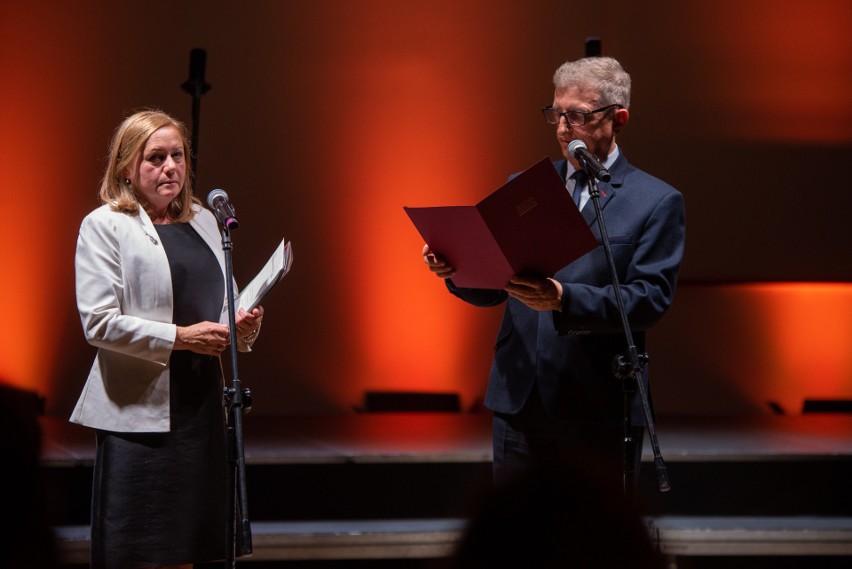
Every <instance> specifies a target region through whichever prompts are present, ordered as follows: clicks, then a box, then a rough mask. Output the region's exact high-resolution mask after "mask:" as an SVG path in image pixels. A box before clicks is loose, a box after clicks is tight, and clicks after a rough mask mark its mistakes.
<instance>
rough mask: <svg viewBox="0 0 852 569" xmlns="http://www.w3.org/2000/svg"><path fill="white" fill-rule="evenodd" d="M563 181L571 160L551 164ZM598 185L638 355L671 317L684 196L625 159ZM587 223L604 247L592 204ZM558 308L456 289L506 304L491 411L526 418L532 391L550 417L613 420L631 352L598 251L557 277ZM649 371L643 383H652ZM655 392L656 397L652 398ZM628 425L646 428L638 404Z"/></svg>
mask: <svg viewBox="0 0 852 569" xmlns="http://www.w3.org/2000/svg"><path fill="white" fill-rule="evenodd" d="M554 166H555V167H556V168H557V170H558V171H559V173H560V175H561V176H562V177H563V179H564V177H565V172H566V164H565V160H560V161H558V162H556V163H555V164H554ZM610 173H611V175H612V179H611V181H610V182H609V183H600V184H599V185H598V187H599V189H600V190H601V198H600V204H601V210H602V212H603V220H604V224H605V225H606V230H607V234H608V235H609V239H610V243H611V249H612V253H613V258H614V262H615V266H616V270H617V273H618V279H619V283H620V285H621V291H622V296H623V298H624V305H625V308H626V310H627V315H628V320H629V323H630V326H631V328H632V331H633V332H632V335H633V340H634V342H635V344H636V345H637V348H638V351H639V353H642V352H643V351H644V349H645V348H644V346H645V335H644V331H645V330H646V329H647V328H649V327H651V326H652V325H653V324H654V323H656V322H657V321H658V320H659V319H660V318H661V317H662V316H663V314H664V313H665V312H666V310H667V309H668V307H669V305H670V304H671V302H672V298H673V296H674V291H675V285H676V282H677V275H678V270H679V267H680V262H681V258H682V256H683V249H684V204H683V196H682V195H681V194H680V193H679V192H678V191H677V190H675V189H674V188H673V187H671V186H669V185H668V184H666V183H665V182H663V181H661V180H659V179H657V178H654V177H653V176H651V175H649V174H647V173H645V172H643V171H641V170H639V169H637V168H634V167H633V166H631V165H630V163H628V162H627V159H626V158H625V156H624V154H623V153H621V154H620V155H619V157H618V158H617V159H616V161H615V163H614V164H613V166H612V168H611V169H610ZM583 216H584V217H585V218H586V220H587V221H588V223H589V226H590V227H591V229H592V231H593V233H594V234H595V236H596V237H597V238H598V241H599V243H600V242H601V236H600V228H599V227H598V223H597V221H596V219H595V208H594V204H593V203H592V202H591V201H589V202H588V203H587V204H586V206H585V207H584V208H583ZM553 278H555V279H556V280H558V281H559V282H560V283H562V288H563V298H562V311H561V312H559V311H544V312H540V311H535V310H532V309H530V308H527V307H526V306H525V305H524V304H522V303H521V302H519V301H517V300H515V299H512V298H508V294H507V293H506V292H505V291H502V290H483V289H465V288H457V287H455V286H454V285H453V283H452V282H451V281H450V280H448V281H447V286H448V288H449V289H450V291H451V292H452V293H453V294H455V295H456V296H458V297H459V298H461V299H463V300H465V301H467V302H469V303H471V304H474V305H477V306H494V305H496V304H500V303H502V302H505V301H506V300H507V299H508V302H507V305H506V311H505V314H504V316H503V323H502V326H501V327H500V331H499V333H498V335H497V341H496V344H495V347H494V360H493V363H492V367H491V374H490V377H489V381H488V389H487V392H486V396H485V405H486V406H487V407H488V408H489V409H491V410H493V411H495V412H499V413H507V414H514V413H517V412H518V411H520V409H521V408H522V407H523V405H524V403H525V402H526V400H527V397H528V396H529V394H530V392H531V390H532V387H533V384H534V383H535V384H536V385H537V387H538V391H539V393H540V394H541V397H542V401H543V402H544V406H545V408H546V409H547V410H548V412H549V413H550V415H551V416H553V417H557V418H560V419H565V420H573V421H581V422H592V423H614V422H620V421H622V420H623V418H624V390H623V381H622V380H619V379H617V378H616V377H615V376H614V374H613V371H612V362H613V360H614V359H615V358H616V357H617V356H619V355H625V354H626V347H627V343H626V341H625V337H624V333H623V326H622V323H621V318H620V316H619V313H618V306H617V301H616V298H615V295H614V294H613V287H612V278H611V276H610V270H609V264H608V262H607V260H606V254H605V251H604V248H603V246H602V245H599V246H598V247H597V248H596V249H595V250H593V251H591V252H589V253H588V254H586V255H584V256H583V257H581V258H580V259H578V260H576V261H574V262H573V263H571V264H570V265H568V266H567V267H564V268H562V269H561V270H559V271H558V272H557V273H556V275H554V277H553ZM647 371H648V367H647V366H646V367H645V370H644V373H643V376H644V377H643V381H644V382H645V384H646V385H647V377H648V374H647ZM648 393H649V394H650V391H648ZM631 405H632V408H633V412H632V422H633V424H635V425H641V424H644V416H643V412H642V407H641V402H640V401H639V399H638V397H636V394H635V393H634V395H633V401H632V403H631Z"/></svg>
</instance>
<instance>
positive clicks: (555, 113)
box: [541, 104, 624, 126]
mask: <svg viewBox="0 0 852 569" xmlns="http://www.w3.org/2000/svg"><path fill="white" fill-rule="evenodd" d="M612 107H618V108H619V109H623V108H624V107H622V106H621V105H618V104H615V105H607V106H605V107H601V108H599V109H595V110H594V111H560V110H559V109H555V108H553V106H551V105H548V106H546V107H544V108H543V109H541V112H542V113H543V114H544V120H546V121H547V122H548V123H549V124H559V119H560V118H562V117H565V120H566V121H568V124H570V125H571V126H583V125H584V124H586V121H587V120H589V115H593V114H595V113H599V112H601V111H606V110H607V109H611V108H612Z"/></svg>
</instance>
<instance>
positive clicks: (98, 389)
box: [71, 110, 263, 569]
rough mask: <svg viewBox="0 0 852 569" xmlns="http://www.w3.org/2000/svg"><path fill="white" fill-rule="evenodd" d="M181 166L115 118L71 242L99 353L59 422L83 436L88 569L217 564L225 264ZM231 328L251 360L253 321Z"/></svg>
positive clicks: (168, 146)
mask: <svg viewBox="0 0 852 569" xmlns="http://www.w3.org/2000/svg"><path fill="white" fill-rule="evenodd" d="M189 153H190V147H189V142H188V141H187V133H186V128H185V127H184V125H183V124H182V123H180V122H179V121H177V120H175V119H174V118H172V117H171V116H169V115H167V114H166V113H164V112H162V111H159V110H145V111H141V112H137V113H135V114H133V115H131V116H129V117H128V118H127V119H125V120H124V122H122V123H121V125H119V127H118V128H117V129H116V131H115V134H114V136H113V139H112V142H111V144H110V151H109V157H108V164H107V167H106V171H105V173H104V177H103V180H102V181H101V188H100V198H101V201H102V202H103V205H101V206H100V207H99V208H97V209H95V210H94V211H92V212H91V213H90V214H89V215H87V216H86V218H85V219H84V220H83V222H82V224H81V226H80V233H79V236H78V239H77V252H76V256H75V270H76V290H77V308H78V310H79V312H80V318H81V321H82V324H83V330H84V332H85V334H86V339H87V341H88V342H89V343H90V344H92V345H93V346H95V347H96V348H97V349H98V350H97V355H96V357H95V362H94V364H93V365H92V368H91V371H90V372H89V376H88V379H87V380H86V384H85V386H84V387H83V390H82V393H81V395H80V398H79V400H78V401H77V405H76V407H75V408H74V411H73V413H72V415H71V421H72V422H75V423H80V424H82V425H86V426H88V427H91V428H93V429H95V430H96V439H97V450H96V455H95V468H94V480H93V496H92V520H91V523H92V552H91V555H92V567H93V568H94V569H119V568H120V569H132V568H135V567H191V565H192V563H195V562H205V561H213V560H217V559H222V558H224V557H225V551H226V539H225V537H226V536H225V528H226V518H225V516H226V513H225V503H226V496H227V491H228V489H227V488H226V479H227V461H226V452H225V410H224V405H223V386H224V383H223V375H222V367H221V363H220V360H219V356H220V355H221V354H222V352H223V351H224V350H225V349H226V348H227V346H228V345H229V343H230V341H231V333H230V330H229V329H228V326H227V325H226V324H224V323H223V321H225V320H224V319H223V314H225V315H226V314H227V312H226V311H225V307H226V306H227V299H226V288H227V287H226V286H225V268H224V267H225V264H224V263H225V261H224V255H223V252H222V249H221V238H220V232H219V228H218V225H217V222H216V219H215V217H214V216H213V214H212V213H211V212H210V211H209V210H207V209H205V208H203V207H202V206H201V203H200V202H199V201H198V200H197V199H196V198H194V197H193V194H192V185H191V176H190V173H189V172H188V166H187V160H188V157H189V155H190V154H189ZM236 316H237V317H236V327H237V330H236V331H235V334H234V337H235V338H236V339H237V340H236V341H237V343H238V346H237V347H238V349H239V350H240V351H250V348H251V345H252V344H253V343H254V341H255V340H256V338H257V334H258V332H259V330H260V325H261V321H262V319H263V308H261V307H258V308H256V309H254V310H253V311H251V312H246V311H244V310H241V311H240V312H239V313H238V314H237V315H236Z"/></svg>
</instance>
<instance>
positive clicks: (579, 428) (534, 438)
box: [493, 388, 644, 496]
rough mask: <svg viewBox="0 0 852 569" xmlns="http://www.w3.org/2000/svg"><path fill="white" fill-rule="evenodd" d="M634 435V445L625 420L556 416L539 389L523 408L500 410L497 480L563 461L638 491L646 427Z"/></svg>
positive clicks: (619, 488)
mask: <svg viewBox="0 0 852 569" xmlns="http://www.w3.org/2000/svg"><path fill="white" fill-rule="evenodd" d="M630 434H631V437H632V440H633V444H632V445H629V446H628V445H625V444H624V439H625V432H624V425H623V424H619V423H578V422H573V421H564V420H561V419H556V418H553V417H551V416H549V414H548V413H547V412H546V411H545V408H544V405H543V404H542V402H541V398H540V396H539V394H538V390H536V389H535V388H534V389H533V392H532V393H531V394H530V396H529V398H528V400H527V403H526V405H524V407H523V409H521V411H520V412H519V413H517V414H515V415H508V414H503V413H495V414H494V420H493V445H494V465H493V475H494V483H495V485H497V486H501V485H504V484H507V483H509V482H511V481H513V480H515V479H517V478H518V477H521V476H525V475H526V474H527V473H528V471H529V469H530V468H531V467H552V466H558V467H560V468H565V469H567V470H569V471H571V472H573V473H574V474H576V475H577V477H578V479H580V480H585V481H586V482H587V483H591V484H595V485H597V486H599V487H600V488H601V489H603V490H604V491H608V492H615V493H621V494H622V495H630V496H633V495H634V494H635V490H636V485H637V483H638V479H639V476H638V473H639V466H640V463H641V458H642V442H643V434H644V428H643V427H631V429H630ZM625 452H627V455H625ZM572 477H573V475H572Z"/></svg>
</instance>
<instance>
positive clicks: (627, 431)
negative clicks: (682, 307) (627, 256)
mask: <svg viewBox="0 0 852 569" xmlns="http://www.w3.org/2000/svg"><path fill="white" fill-rule="evenodd" d="M577 159H578V160H579V162H580V165H581V166H582V167H583V169H584V170H585V171H586V172H587V173H588V174H589V196H590V197H591V200H592V203H593V204H594V206H595V217H596V219H597V222H598V226H599V227H600V232H601V239H602V241H603V246H604V252H605V253H606V259H607V262H608V263H609V271H610V274H611V277H612V287H613V290H614V292H615V299H616V302H617V303H618V313H619V315H620V316H621V324H622V327H623V328H624V337H625V340H626V341H627V357H626V358H625V357H624V356H623V355H622V356H617V357H616V358H615V361H614V362H613V368H614V371H615V375H616V377H618V378H619V379H621V380H622V381H623V382H624V384H623V386H624V495H625V496H626V497H629V496H631V495H632V493H633V490H634V488H635V482H636V480H637V479H638V474H639V473H638V472H636V470H635V467H634V465H635V463H636V461H635V458H636V457H635V455H634V453H635V452H636V441H634V440H633V433H632V429H631V423H632V417H631V407H632V405H631V403H632V401H631V399H632V395H633V392H634V390H635V389H638V391H639V398H640V399H641V401H642V410H643V412H644V414H645V423H646V424H647V426H648V438H649V439H650V441H651V448H652V449H653V452H654V467H655V468H656V471H657V486H658V488H659V489H660V492H668V491H669V490H671V484H669V475H668V471H667V469H666V465H665V462H664V461H663V456H662V454H661V453H660V443H659V442H658V441H657V430H656V428H655V426H654V417H653V414H652V413H651V405H650V403H649V400H648V393H647V391H646V388H645V384H644V383H643V382H642V377H641V375H642V369H643V366H644V365H645V364H647V363H648V354H639V353H638V350H637V349H636V344H635V343H634V341H633V333H632V331H631V329H630V322H629V321H628V319H627V310H626V309H625V308H624V298H623V297H622V296H621V284H620V283H619V280H618V272H617V271H616V268H615V261H614V260H613V256H612V248H611V246H610V242H609V235H608V234H607V231H606V224H605V223H604V218H603V214H602V212H601V204H600V190H598V185H597V181H596V179H595V171H594V168H592V167H591V166H590V165H589V164H588V163H587V162H586V161H585V160H584V159H583V157H582V156H581V155H580V156H577ZM608 175H609V174H607V176H608ZM607 179H608V178H607Z"/></svg>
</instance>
